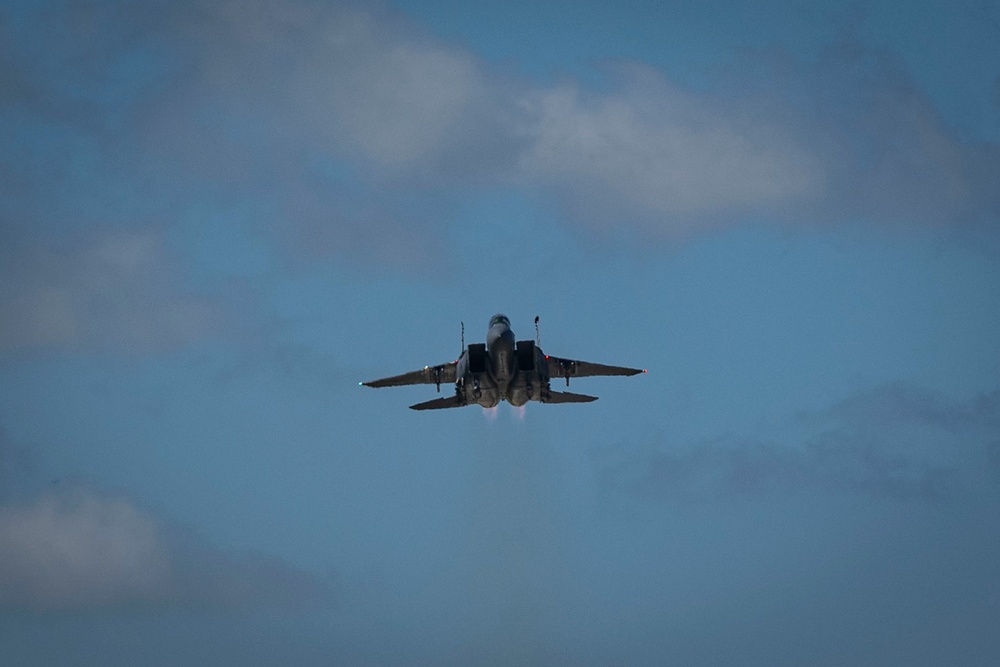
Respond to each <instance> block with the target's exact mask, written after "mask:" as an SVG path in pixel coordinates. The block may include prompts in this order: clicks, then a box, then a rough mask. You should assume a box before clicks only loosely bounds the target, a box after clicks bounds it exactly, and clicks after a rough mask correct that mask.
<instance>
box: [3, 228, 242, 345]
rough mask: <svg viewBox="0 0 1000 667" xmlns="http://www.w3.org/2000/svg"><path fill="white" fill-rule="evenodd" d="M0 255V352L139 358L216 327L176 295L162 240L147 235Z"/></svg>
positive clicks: (210, 312)
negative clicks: (94, 352)
mask: <svg viewBox="0 0 1000 667" xmlns="http://www.w3.org/2000/svg"><path fill="white" fill-rule="evenodd" d="M12 241H13V239H12ZM0 252H2V251H0ZM2 254H4V255H6V257H7V259H8V260H9V261H5V262H4V264H3V268H2V269H0V350H2V349H5V348H6V349H33V348H38V347H55V348H62V349H66V350H74V349H81V348H85V349H95V348H96V349H104V348H111V347H114V348H116V349H118V350H119V351H122V352H126V353H135V352H147V351H150V350H157V349H163V348H170V347H173V346H176V345H179V344H182V343H185V342H188V341H191V340H195V339H198V338H200V337H203V336H205V335H208V334H210V333H211V332H213V331H214V330H216V329H217V328H218V327H219V325H220V323H221V319H222V316H221V313H220V311H219V309H218V308H217V307H216V306H215V305H213V304H211V303H210V302H209V301H208V300H207V299H204V298H199V297H196V296H193V295H186V294H184V293H183V292H182V291H181V290H179V289H178V288H177V285H176V280H175V278H174V275H173V273H174V272H173V268H172V266H171V265H170V263H169V262H168V260H167V257H166V253H165V251H164V248H163V243H162V239H161V237H160V235H159V234H158V233H157V232H155V231H152V230H149V229H144V230H137V231H131V232H115V233H108V234H105V235H102V236H100V237H97V238H94V239H90V240H87V241H83V242H80V243H79V244H73V245H66V244H62V245H61V246H60V245H57V244H55V243H50V244H48V245H46V244H42V243H39V242H34V243H31V244H22V243H14V244H13V246H12V247H8V248H7V249H6V252H2Z"/></svg>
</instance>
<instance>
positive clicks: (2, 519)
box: [0, 485, 330, 611]
mask: <svg viewBox="0 0 1000 667" xmlns="http://www.w3.org/2000/svg"><path fill="white" fill-rule="evenodd" d="M329 600H330V588H329V583H328V582H326V581H323V580H321V579H319V578H317V577H316V576H314V575H312V574H310V573H308V572H305V571H302V570H299V569H297V568H295V567H292V566H290V565H288V564H287V563H285V562H283V561H280V560H278V559H274V558H267V557H264V556H260V555H257V554H233V553H227V552H224V551H221V550H219V549H217V548H215V547H213V546H211V545H209V544H207V543H206V542H204V541H203V540H202V539H200V538H199V537H198V536H197V535H195V534H194V533H192V532H191V531H189V530H184V529H181V528H179V527H176V526H172V525H170V524H169V523H167V522H165V521H163V520H162V519H160V518H158V517H157V516H155V515H154V514H153V513H151V512H149V511H147V510H145V509H143V508H141V507H139V506H138V505H137V504H136V503H135V502H133V501H132V500H130V499H129V498H127V497H124V496H115V495H108V494H103V493H99V492H97V491H95V490H93V489H92V488H90V487H87V486H83V485H73V486H71V487H69V488H64V489H63V488H61V489H59V490H50V491H47V492H45V493H42V494H41V495H38V496H36V497H33V498H30V499H26V500H22V501H7V502H5V503H4V504H3V505H0V608H8V609H11V608H13V609H31V610H39V611H52V610H92V609H98V608H116V607H122V606H130V607H138V608H143V607H150V608H161V607H171V606H176V607H207V608H222V609H248V608H249V609H253V608H269V607H275V608H287V609H309V608H315V607H317V606H319V605H323V604H326V603H327V602H329Z"/></svg>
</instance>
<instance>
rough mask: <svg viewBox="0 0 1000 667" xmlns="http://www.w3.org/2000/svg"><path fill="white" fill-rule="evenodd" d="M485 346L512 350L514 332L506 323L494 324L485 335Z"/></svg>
mask: <svg viewBox="0 0 1000 667" xmlns="http://www.w3.org/2000/svg"><path fill="white" fill-rule="evenodd" d="M486 347H487V348H489V349H490V350H494V351H500V350H507V351H509V350H513V349H514V332H513V331H511V330H510V327H509V326H507V325H506V324H503V323H498V324H494V325H493V326H491V327H490V331H489V333H488V334H487V335H486Z"/></svg>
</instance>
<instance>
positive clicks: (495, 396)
mask: <svg viewBox="0 0 1000 667" xmlns="http://www.w3.org/2000/svg"><path fill="white" fill-rule="evenodd" d="M539 359H541V360H542V362H543V363H539ZM544 369H545V364H544V355H542V354H541V350H539V349H537V348H536V346H535V343H534V341H531V340H528V341H516V340H515V337H514V332H513V330H511V328H510V320H509V319H508V318H507V316H506V315H503V314H500V313H498V314H496V315H494V316H493V317H492V318H490V324H489V330H488V331H487V332H486V344H485V345H482V344H480V345H470V346H469V347H468V349H467V350H465V351H463V353H462V356H461V357H460V358H459V360H458V368H457V375H458V382H457V387H456V388H457V390H458V393H459V395H462V396H464V397H465V400H466V401H467V402H469V403H478V404H479V405H482V406H483V407H487V408H491V407H493V406H495V405H496V404H497V403H499V402H500V401H508V402H509V403H511V404H512V405H524V404H525V403H527V402H528V401H530V400H538V398H539V392H540V391H541V388H542V387H543V386H547V385H548V382H547V381H548V377H547V373H546V372H545V370H544Z"/></svg>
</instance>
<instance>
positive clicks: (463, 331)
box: [460, 322, 465, 352]
mask: <svg viewBox="0 0 1000 667" xmlns="http://www.w3.org/2000/svg"><path fill="white" fill-rule="evenodd" d="M460 352H465V322H462V349H461V351H460Z"/></svg>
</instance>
